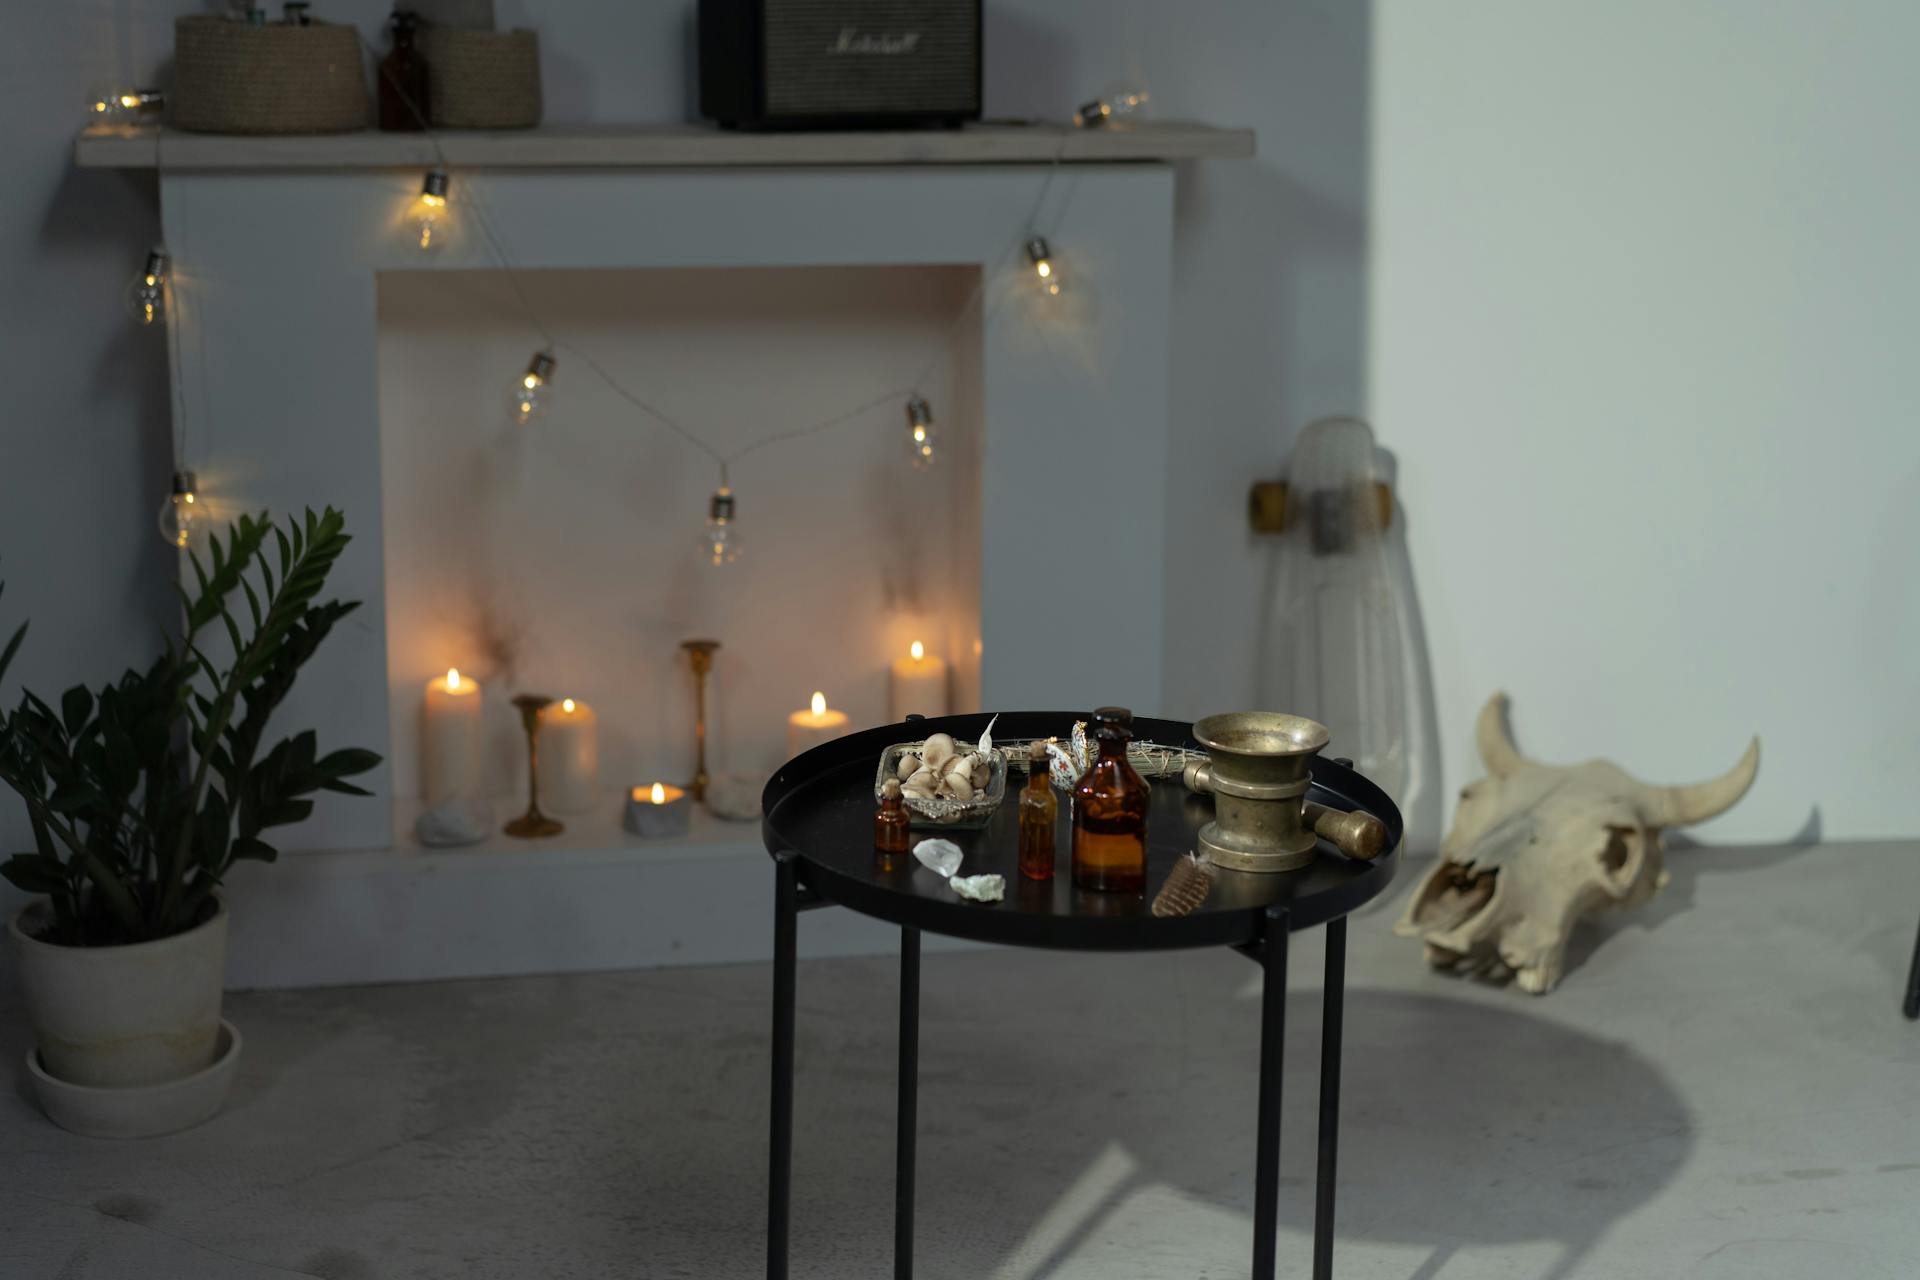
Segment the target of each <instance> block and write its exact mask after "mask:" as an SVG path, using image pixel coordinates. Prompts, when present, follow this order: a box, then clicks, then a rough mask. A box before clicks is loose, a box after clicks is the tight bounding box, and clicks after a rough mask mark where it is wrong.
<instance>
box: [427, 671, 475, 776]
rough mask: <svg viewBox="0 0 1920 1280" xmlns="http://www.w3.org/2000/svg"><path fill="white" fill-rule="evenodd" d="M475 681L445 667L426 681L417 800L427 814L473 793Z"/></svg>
mask: <svg viewBox="0 0 1920 1280" xmlns="http://www.w3.org/2000/svg"><path fill="white" fill-rule="evenodd" d="M479 784H480V682H479V681H477V680H470V679H468V678H467V677H466V676H463V675H461V674H460V671H459V669H458V668H457V667H448V668H447V674H446V675H444V676H435V677H434V678H433V679H431V680H429V681H427V705H426V721H425V723H424V725H422V732H421V734H420V797H421V799H422V800H423V801H425V803H426V807H427V809H428V810H429V811H431V810H434V809H438V808H439V807H440V806H441V805H444V804H446V803H447V802H448V801H451V800H457V799H459V798H460V797H461V796H463V795H467V794H470V793H473V792H477V791H478V790H479Z"/></svg>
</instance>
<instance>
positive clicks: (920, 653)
mask: <svg viewBox="0 0 1920 1280" xmlns="http://www.w3.org/2000/svg"><path fill="white" fill-rule="evenodd" d="M907 652H908V653H910V654H912V655H913V660H914V661H915V662H918V661H920V659H922V658H924V657H926V656H927V646H925V645H923V644H921V643H920V642H919V641H918V640H915V641H914V642H913V643H912V644H910V645H908V646H907Z"/></svg>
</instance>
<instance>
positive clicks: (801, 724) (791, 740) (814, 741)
mask: <svg viewBox="0 0 1920 1280" xmlns="http://www.w3.org/2000/svg"><path fill="white" fill-rule="evenodd" d="M846 731H847V713H846V712H844V711H832V710H829V709H828V707H827V695H826V694H824V693H816V694H814V695H813V705H812V706H811V707H809V708H808V709H807V710H805V711H796V712H794V713H793V714H792V715H790V716H788V717H787V758H788V759H792V758H793V757H794V756H797V755H799V754H800V753H801V752H802V751H805V750H806V749H807V748H808V747H817V746H819V745H820V744H821V743H823V742H827V741H830V740H832V739H834V738H837V737H839V736H840V735H841V734H843V733H845V732H846Z"/></svg>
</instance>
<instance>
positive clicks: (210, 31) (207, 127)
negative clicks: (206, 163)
mask: <svg viewBox="0 0 1920 1280" xmlns="http://www.w3.org/2000/svg"><path fill="white" fill-rule="evenodd" d="M173 61H174V72H173V74H174V92H173V111H172V116H173V121H172V122H173V124H174V125H175V126H176V127H178V128H181V129H193V130H196V131H198V132H200V133H346V132H349V131H351V130H354V129H364V128H366V127H367V125H368V123H369V116H370V114H371V107H370V105H369V102H368V99H367V80H366V74H365V70H364V68H363V66H362V62H361V55H360V36H359V33H358V32H357V31H356V30H355V29H354V28H352V27H350V26H339V25H333V24H330V23H314V24H312V25H311V26H305V27H298V26H286V25H284V24H279V23H276V24H273V25H270V26H262V27H256V26H252V25H251V24H249V23H245V22H229V21H226V20H224V19H221V18H215V17H208V16H205V15H193V16H189V17H183V18H176V19H174V23H173Z"/></svg>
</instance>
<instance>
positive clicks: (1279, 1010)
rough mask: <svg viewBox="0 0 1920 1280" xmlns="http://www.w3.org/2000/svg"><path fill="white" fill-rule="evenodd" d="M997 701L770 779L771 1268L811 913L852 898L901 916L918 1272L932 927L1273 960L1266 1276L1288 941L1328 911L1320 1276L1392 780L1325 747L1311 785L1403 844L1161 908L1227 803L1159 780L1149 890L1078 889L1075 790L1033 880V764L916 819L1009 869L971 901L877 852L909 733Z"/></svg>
mask: <svg viewBox="0 0 1920 1280" xmlns="http://www.w3.org/2000/svg"><path fill="white" fill-rule="evenodd" d="M990 718H991V717H990V716H988V715H987V714H984V713H983V714H980V715H964V716H943V717H939V718H936V719H912V720H909V721H908V722H907V723H904V724H892V725H885V726H882V727H880V728H877V729H868V730H865V731H863V732H860V733H854V734H849V735H847V736H846V737H844V738H837V739H835V740H833V741H832V742H826V743H822V744H821V745H820V746H817V747H815V748H813V749H812V750H810V751H807V752H804V753H803V754H801V755H799V756H796V757H794V758H793V759H792V760H789V761H788V762H787V763H786V764H785V765H783V766H781V768H780V771H779V772H778V773H777V774H775V775H774V777H773V780H772V781H771V782H769V783H768V784H767V789H766V792H765V795H764V797H763V802H762V803H763V808H764V812H765V817H764V818H763V819H762V821H761V831H762V834H763V836H764V838H765V840H766V845H767V851H768V853H770V854H772V856H773V861H774V927H773V937H774V949H773V1100H772V1120H771V1126H770V1128H771V1133H770V1135H769V1147H770V1169H769V1178H768V1191H767V1275H768V1277H769V1280H785V1277H786V1275H787V1227H788V1213H789V1206H790V1204H791V1193H792V1183H791V1177H792V1152H793V1018H794V976H795V973H794V971H795V957H794V944H795V939H796V934H797V925H798V915H799V913H800V912H802V911H806V910H811V909H813V908H816V907H824V906H831V905H839V906H843V907H846V908H848V909H850V910H853V911H858V912H860V913H861V914H862V915H868V916H873V917H875V918H877V919H880V920H885V921H888V922H890V923H893V924H897V925H899V926H900V1074H899V1112H898V1118H897V1122H896V1123H897V1128H896V1136H895V1157H896V1159H895V1187H894V1275H895V1277H896V1278H897V1280H907V1278H908V1277H911V1276H912V1274H913V1199H914V1136H915V1125H916V1119H915V1111H916V1107H917V1102H918V1097H917V1095H918V1087H919V1082H918V1075H919V1051H920V935H921V933H922V932H932V933H939V934H947V935H949V936H951V937H956V938H971V939H974V940H976V941H980V942H994V943H1001V944H1004V945H1010V946H1023V947H1051V948H1057V949H1065V950H1081V951H1145V950H1172V949H1178V948H1186V947H1212V946H1219V947H1232V948H1233V949H1234V950H1236V951H1239V952H1241V953H1242V954H1244V955H1246V956H1248V957H1249V958H1251V959H1253V960H1254V961H1255V962H1256V963H1258V964H1259V965H1260V966H1261V967H1262V970H1263V971H1264V983H1263V994H1262V997H1261V1001H1260V1064H1259V1072H1260V1075H1259V1114H1258V1118H1257V1121H1256V1134H1257V1142H1258V1153H1257V1159H1256V1161H1255V1165H1254V1170H1255V1172H1254V1238H1253V1276H1254V1280H1271V1278H1272V1276H1273V1274H1274V1265H1275V1252H1276V1247H1277V1235H1278V1226H1279V1216H1278V1215H1279V1193H1280V1069H1281V1059H1282V1053H1283V1047H1284V1046H1283V1043H1282V1038H1283V1032H1284V1028H1285V1024H1286V999H1287V940H1288V936H1289V935H1290V934H1292V933H1296V932H1299V931H1300V930H1303V929H1310V928H1313V927H1314V926H1316V925H1326V926H1327V935H1326V947H1327V963H1326V986H1325V992H1324V995H1323V998H1322V1015H1321V1016H1322V1035H1321V1042H1320V1117H1319V1135H1318V1165H1317V1172H1316V1177H1315V1191H1314V1219H1313V1275H1314V1277H1315V1280H1327V1278H1328V1277H1330V1276H1331V1275H1332V1271H1333V1218H1334V1173H1335V1166H1336V1163H1337V1157H1338V1151H1339V1106H1340V1035H1341V1005H1342V1000H1343V997H1344V995H1345V987H1346V940H1347V928H1346V924H1347V922H1346V917H1347V914H1348V913H1349V912H1351V911H1353V910H1354V909H1355V908H1357V907H1359V906H1361V905H1362V904H1363V903H1366V902H1369V901H1371V900H1372V899H1373V898H1375V897H1377V896H1379V894H1380V893H1381V892H1382V891H1383V890H1385V889H1386V887H1387V886H1388V885H1389V884H1390V883H1392V881H1393V876H1394V872H1395V870H1396V869H1397V867H1398V864H1399V856H1400V839H1401V831H1402V828H1401V819H1400V813H1399V810H1398V809H1396V808H1395V807H1394V805H1393V802H1392V801H1391V800H1389V799H1388V798H1387V796H1386V794H1385V793H1384V792H1382V791H1381V790H1380V789H1379V788H1378V787H1376V786H1374V785H1373V784H1372V783H1371V782H1369V781H1367V779H1366V778H1364V777H1362V776H1361V775H1360V774H1358V773H1356V772H1355V771H1354V770H1353V769H1352V768H1351V767H1349V765H1348V764H1347V763H1346V762H1345V761H1340V760H1329V759H1321V758H1316V759H1315V760H1314V762H1313V787H1312V789H1311V790H1310V791H1309V792H1308V795H1307V798H1308V799H1309V800H1312V801H1315V802H1317V803H1320V804H1324V805H1327V806H1329V807H1331V808H1337V809H1364V810H1366V811H1367V812H1368V813H1371V814H1373V815H1374V816H1375V817H1377V818H1379V819H1380V820H1381V821H1382V822H1384V823H1385V824H1386V826H1387V832H1388V837H1389V839H1388V847H1387V850H1386V852H1385V853H1383V854H1381V855H1380V856H1379V857H1378V858H1375V859H1374V860H1373V861H1371V862H1359V861H1355V860H1352V859H1349V858H1347V857H1345V856H1343V855H1342V854H1341V853H1339V852H1338V851H1337V850H1335V849H1334V848H1333V847H1332V846H1331V845H1329V844H1327V843H1326V842H1325V841H1322V842H1321V844H1320V849H1319V854H1318V856H1317V857H1316V859H1315V860H1314V862H1313V863H1312V864H1311V865H1309V866H1307V867H1304V868H1301V869H1300V870H1298V871H1293V872H1286V873H1282V874H1277V875H1276V874H1258V875H1257V874H1251V873H1246V872H1235V871H1226V870H1222V869H1217V868H1216V869H1215V871H1214V883H1213V890H1212V892H1211V893H1210V894H1209V895H1208V898H1207V901H1206V903H1205V904H1204V905H1203V906H1202V907H1201V908H1200V909H1199V910H1197V911H1195V912H1194V913H1193V914H1192V915H1190V916H1184V917H1177V918H1166V919H1162V918H1158V917H1155V916H1154V915H1153V914H1152V913H1151V912H1150V910H1149V909H1148V907H1149V903H1150V902H1151V901H1152V898H1153V895H1154V894H1155V893H1157V892H1158V891H1159V888H1160V885H1161V884H1162V883H1163V882H1164V881H1165V880H1166V878H1167V873H1168V872H1169V871H1170V870H1171V869H1172V867H1173V864H1174V861H1175V859H1177V858H1179V857H1181V856H1182V855H1184V854H1186V853H1187V852H1188V851H1190V850H1192V849H1193V848H1194V847H1195V843H1196V842H1195V835H1196V833H1197V832H1198V831H1199V829H1200V827H1201V826H1202V825H1203V824H1204V823H1206V822H1208V821H1209V820H1211V818H1212V816H1213V802H1212V800H1211V799H1209V798H1207V797H1203V796H1195V795H1191V794H1189V793H1188V792H1187V790H1186V788H1185V786H1184V785H1183V784H1182V782H1181V780H1180V779H1179V778H1177V777H1174V778H1166V779H1156V780H1154V781H1153V798H1152V802H1151V805H1150V809H1149V814H1148V821H1147V888H1146V892H1145V893H1144V894H1139V895H1125V894H1108V893H1092V892H1087V891H1085V890H1081V889H1077V888H1075V887H1074V884H1073V878H1072V872H1071V866H1070V863H1071V855H1070V849H1071V832H1070V830H1069V821H1070V817H1069V811H1070V808H1071V806H1070V805H1069V803H1068V802H1067V801H1066V800H1065V798H1064V797H1063V798H1062V800H1061V804H1060V827H1059V830H1058V832H1057V837H1056V847H1057V849H1058V854H1057V858H1056V863H1055V871H1054V877H1053V879H1051V880H1047V881H1031V880H1026V879H1024V878H1023V877H1022V876H1021V875H1020V873H1019V869H1018V867H1017V866H1016V865H1015V862H1016V835H1015V833H1016V823H1017V814H1016V805H1017V803H1018V798H1019V785H1020V782H1021V781H1022V780H1023V779H1022V776H1021V775H1020V774H1019V773H1018V772H1015V773H1014V774H1012V775H1010V776H1009V778H1008V781H1007V791H1006V796H1005V798H1004V799H1003V801H1002V802H1001V805H1000V807H999V809H998V810H997V811H995V813H994V815H993V818H992V820H991V821H990V822H989V823H988V825H987V826H986V827H985V828H984V829H981V830H975V831H947V830H939V829H934V828H925V829H922V828H920V827H917V826H916V828H915V829H914V834H913V841H914V843H916V844H917V843H918V842H919V841H920V840H922V839H925V838H927V837H929V836H935V835H937V836H941V837H943V838H945V839H950V840H952V841H953V842H954V843H955V844H957V845H959V846H960V848H961V850H962V851H963V853H964V855H965V857H964V861H963V862H962V863H961V868H960V869H961V872H962V873H963V874H965V875H979V874H982V873H989V872H993V873H998V874H1000V875H1002V876H1005V877H1006V882H1007V883H1006V897H1005V898H1004V900H1002V901H1000V902H995V903H979V902H971V901H968V900H966V899H964V898H962V897H960V895H959V894H957V893H955V892H954V891H953V890H952V889H951V888H949V887H948V885H947V883H946V881H945V880H943V879H942V878H941V877H940V876H939V875H938V874H936V873H935V872H933V871H931V870H928V869H927V868H925V867H923V866H921V865H920V863H919V860H918V859H916V858H914V857H913V855H912V854H911V853H909V854H907V855H906V856H904V857H896V858H893V859H891V860H890V861H891V865H888V866H882V864H881V860H880V859H879V858H878V857H877V856H876V855H875V853H874V850H873V814H874V808H875V805H874V797H873V783H874V777H875V773H876V771H877V770H878V768H879V763H880V754H881V752H882V751H884V750H885V749H886V748H887V747H889V746H891V745H893V744H894V743H896V742H908V741H918V740H920V739H922V738H925V737H927V736H928V735H930V734H933V733H937V732H946V733H950V734H952V735H953V736H954V737H955V738H958V739H961V740H963V741H967V742H973V741H977V740H978V738H979V736H980V733H981V732H982V731H983V730H985V729H986V727H987V722H988V720H989V719H990ZM1085 718H1086V716H1085V714H1084V713H1076V712H1068V711H1025V712H1002V713H1000V716H999V719H998V720H997V722H996V723H995V724H994V726H993V737H994V740H995V742H997V743H1000V744H1006V743H1009V742H1015V741H1022V740H1025V739H1029V738H1045V737H1054V736H1057V737H1059V738H1060V739H1062V740H1063V741H1064V740H1065V739H1066V738H1067V736H1068V735H1069V733H1070V732H1071V731H1072V728H1073V722H1074V721H1075V720H1081V719H1085ZM1133 728H1134V737H1135V739H1136V740H1138V741H1144V742H1152V743H1158V744H1161V745H1164V746H1182V747H1197V746H1198V744H1197V743H1195V742H1194V739H1193V726H1192V725H1190V724H1186V723H1183V722H1180V721H1176V720H1153V719H1136V720H1135V721H1134V726H1133Z"/></svg>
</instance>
